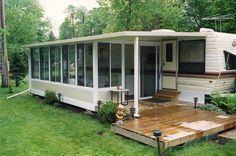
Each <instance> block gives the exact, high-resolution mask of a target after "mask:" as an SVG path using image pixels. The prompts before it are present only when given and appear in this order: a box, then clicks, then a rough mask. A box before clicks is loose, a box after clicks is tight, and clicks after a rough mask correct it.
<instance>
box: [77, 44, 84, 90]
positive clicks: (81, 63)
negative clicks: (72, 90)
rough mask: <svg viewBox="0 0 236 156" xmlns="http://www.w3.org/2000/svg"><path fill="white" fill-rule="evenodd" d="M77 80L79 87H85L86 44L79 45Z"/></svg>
mask: <svg viewBox="0 0 236 156" xmlns="http://www.w3.org/2000/svg"><path fill="white" fill-rule="evenodd" d="M77 78H78V82H77V83H78V85H79V86H84V44H78V45H77Z"/></svg>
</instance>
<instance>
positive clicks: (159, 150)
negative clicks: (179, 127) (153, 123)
mask: <svg viewBox="0 0 236 156" xmlns="http://www.w3.org/2000/svg"><path fill="white" fill-rule="evenodd" d="M161 135H162V132H161V130H160V129H159V128H156V129H154V130H153V136H155V137H156V139H157V155H158V156H161V149H160V136H161Z"/></svg>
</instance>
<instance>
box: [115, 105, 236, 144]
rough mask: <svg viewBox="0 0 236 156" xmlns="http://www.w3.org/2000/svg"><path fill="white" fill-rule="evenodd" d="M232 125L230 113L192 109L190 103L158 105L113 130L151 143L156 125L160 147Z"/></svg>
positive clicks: (235, 124) (233, 121)
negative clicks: (159, 133)
mask: <svg viewBox="0 0 236 156" xmlns="http://www.w3.org/2000/svg"><path fill="white" fill-rule="evenodd" d="M235 126H236V118H235V117H233V116H229V115H225V114H220V113H215V112H207V111H203V110H198V109H193V107H191V106H186V105H180V104H174V105H161V106H156V107H154V108H151V109H147V110H144V111H142V112H140V118H138V119H134V120H129V121H126V122H125V123H124V125H122V126H120V127H118V126H116V125H115V124H113V125H112V130H113V131H114V132H115V133H118V134H120V135H124V136H126V137H129V138H131V139H134V140H137V141H140V142H143V143H146V144H149V145H151V146H155V142H153V140H155V138H154V136H153V133H152V131H153V129H154V128H160V129H161V131H162V134H163V135H162V137H161V138H160V141H161V143H162V145H163V148H168V147H170V146H176V145H179V144H183V143H186V142H188V141H192V140H194V139H198V138H201V137H204V136H207V135H210V134H215V133H218V132H221V131H224V130H227V129H230V128H233V127H235Z"/></svg>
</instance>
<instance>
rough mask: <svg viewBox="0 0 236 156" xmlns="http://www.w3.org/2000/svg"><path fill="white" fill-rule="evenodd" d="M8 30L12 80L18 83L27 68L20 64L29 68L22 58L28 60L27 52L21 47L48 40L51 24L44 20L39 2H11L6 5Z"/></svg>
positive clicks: (12, 0) (35, 0) (16, 0)
mask: <svg viewBox="0 0 236 156" xmlns="http://www.w3.org/2000/svg"><path fill="white" fill-rule="evenodd" d="M6 29H7V43H8V44H7V49H8V52H9V60H10V73H11V75H12V77H11V78H13V77H14V79H15V80H17V81H18V80H21V79H22V78H21V77H22V76H25V70H24V69H25V68H23V67H22V65H21V64H20V63H24V66H26V67H27V62H25V61H22V57H24V59H26V60H27V55H23V54H22V53H24V54H25V53H26V51H25V49H21V48H20V46H21V45H23V44H27V43H32V42H38V41H45V40H47V38H48V34H49V32H50V30H51V24H50V20H48V19H45V18H44V11H43V9H42V7H41V5H40V4H39V2H38V0H9V1H7V3H6ZM18 53H19V54H18ZM17 57H19V58H17ZM16 60H17V61H18V62H15V61H16ZM19 72H22V73H19ZM16 74H18V75H19V77H16ZM16 83H17V84H18V82H16Z"/></svg>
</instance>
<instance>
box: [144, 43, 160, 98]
mask: <svg viewBox="0 0 236 156" xmlns="http://www.w3.org/2000/svg"><path fill="white" fill-rule="evenodd" d="M156 60H157V58H156V47H155V46H140V86H141V87H140V96H141V97H149V96H153V95H154V93H155V90H156V63H157V61H156Z"/></svg>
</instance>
